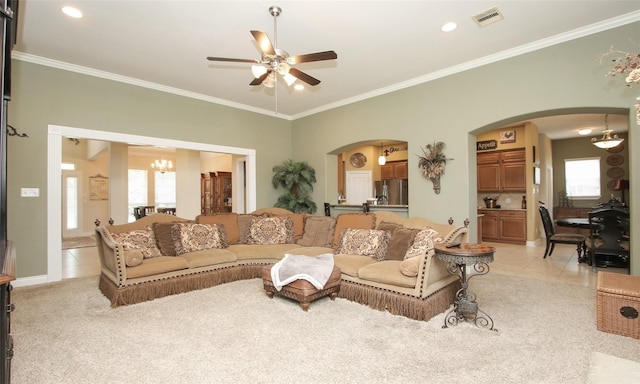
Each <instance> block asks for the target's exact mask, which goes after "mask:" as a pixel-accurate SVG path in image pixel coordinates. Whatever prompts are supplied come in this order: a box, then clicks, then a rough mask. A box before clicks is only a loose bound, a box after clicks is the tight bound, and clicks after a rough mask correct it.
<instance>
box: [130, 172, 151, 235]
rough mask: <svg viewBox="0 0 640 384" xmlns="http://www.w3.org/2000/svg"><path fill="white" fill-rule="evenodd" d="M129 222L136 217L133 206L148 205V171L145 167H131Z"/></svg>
mask: <svg viewBox="0 0 640 384" xmlns="http://www.w3.org/2000/svg"><path fill="white" fill-rule="evenodd" d="M128 189H129V197H128V206H129V207H128V208H129V211H128V212H129V222H130V223H131V222H133V221H135V220H136V218H135V217H134V216H133V207H139V206H144V205H147V171H146V170H144V169H129V186H128Z"/></svg>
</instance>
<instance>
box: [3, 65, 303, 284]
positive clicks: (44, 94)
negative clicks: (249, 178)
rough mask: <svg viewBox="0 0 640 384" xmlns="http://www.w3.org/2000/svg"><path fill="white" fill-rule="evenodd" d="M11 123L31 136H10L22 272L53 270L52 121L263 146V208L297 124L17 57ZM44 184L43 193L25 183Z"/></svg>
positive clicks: (12, 208) (272, 197) (12, 234)
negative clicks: (23, 191)
mask: <svg viewBox="0 0 640 384" xmlns="http://www.w3.org/2000/svg"><path fill="white" fill-rule="evenodd" d="M12 65H13V68H12V70H13V73H12V80H13V84H12V85H13V88H12V98H13V99H12V101H11V102H10V103H9V112H8V120H9V124H11V125H12V126H13V127H15V128H16V129H18V130H19V131H20V132H24V133H26V134H28V135H29V138H18V137H10V138H9V140H8V151H7V152H8V172H7V173H8V181H7V184H8V205H9V212H8V224H9V229H8V232H9V233H8V236H9V238H10V239H12V240H14V241H15V244H16V249H17V265H16V268H17V273H18V277H28V276H38V275H44V274H46V273H47V244H46V238H47V236H46V235H47V228H46V223H47V220H46V219H47V217H46V212H47V211H46V198H47V126H48V125H49V124H55V125H62V126H69V127H76V128H84V129H93V130H100V131H112V132H119V133H127V134H132V135H143V136H154V137H162V138H168V139H175V140H184V141H193V142H201V143H208V144H218V145H226V146H233V147H242V148H252V149H255V150H256V162H257V170H256V172H257V202H256V203H257V206H258V207H263V206H271V205H273V203H274V202H275V201H276V200H277V196H278V191H276V190H274V189H273V187H272V186H271V175H272V171H271V168H272V167H273V165H275V164H279V163H281V162H282V161H284V160H286V159H288V158H290V156H291V122H290V121H287V120H283V119H280V118H274V117H271V116H267V115H261V114H257V113H252V112H247V111H243V110H239V109H235V108H230V107H226V106H221V105H217V104H212V103H208V102H204V101H199V100H195V99H190V98H187V97H181V96H177V95H173V94H169V93H165V92H159V91H154V90H150V89H147V88H142V87H137V86H132V85H127V84H123V83H119V82H114V81H109V80H105V79H100V78H96V77H92V76H86V75H81V74H77V73H72V72H68V71H63V70H58V69H53V68H50V67H45V66H41V65H36V64H31V63H27V62H23V61H18V60H13V63H12ZM24 187H31V188H39V189H40V197H38V198H22V197H20V188H24Z"/></svg>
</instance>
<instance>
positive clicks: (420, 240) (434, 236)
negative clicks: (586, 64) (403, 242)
mask: <svg viewBox="0 0 640 384" xmlns="http://www.w3.org/2000/svg"><path fill="white" fill-rule="evenodd" d="M440 241H442V238H441V237H440V234H439V233H438V232H437V231H436V230H435V229H433V228H426V229H423V230H421V231H420V232H418V233H417V234H416V236H415V238H414V239H413V244H411V246H410V247H409V249H407V253H406V254H405V256H404V258H405V259H409V258H411V257H415V256H420V255H424V254H426V253H427V252H429V251H430V250H432V249H433V246H434V243H436V242H440Z"/></svg>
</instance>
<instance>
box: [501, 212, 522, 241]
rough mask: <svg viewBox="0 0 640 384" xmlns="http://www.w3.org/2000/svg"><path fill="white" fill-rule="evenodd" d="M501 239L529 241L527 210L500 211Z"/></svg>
mask: <svg viewBox="0 0 640 384" xmlns="http://www.w3.org/2000/svg"><path fill="white" fill-rule="evenodd" d="M500 240H502V241H507V242H513V243H519V244H524V243H526V242H527V217H526V214H525V212H524V211H523V212H513V211H508V212H500Z"/></svg>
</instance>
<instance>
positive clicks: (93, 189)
mask: <svg viewBox="0 0 640 384" xmlns="http://www.w3.org/2000/svg"><path fill="white" fill-rule="evenodd" d="M89 200H109V178H108V177H106V176H102V175H101V174H99V173H98V174H97V175H95V176H89Z"/></svg>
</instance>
